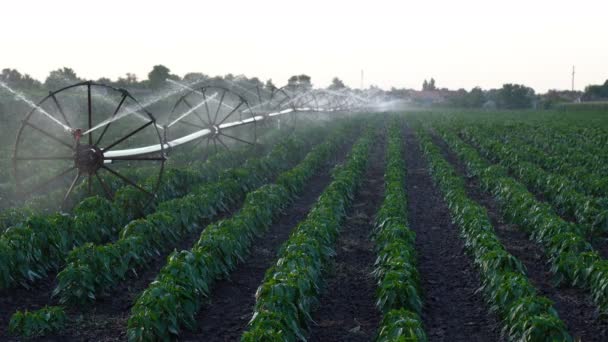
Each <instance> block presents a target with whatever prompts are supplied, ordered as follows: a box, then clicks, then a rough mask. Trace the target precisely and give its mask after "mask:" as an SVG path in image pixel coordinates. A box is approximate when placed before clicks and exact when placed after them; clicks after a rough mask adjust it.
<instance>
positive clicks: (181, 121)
mask: <svg viewBox="0 0 608 342" xmlns="http://www.w3.org/2000/svg"><path fill="white" fill-rule="evenodd" d="M177 123H181V124H184V125H190V126H193V127H196V128H200V129H205V128H206V127H203V126H201V125H197V124H195V123H192V122H190V121H186V120H180V121H178V122H177Z"/></svg>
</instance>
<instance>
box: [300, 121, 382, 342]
mask: <svg viewBox="0 0 608 342" xmlns="http://www.w3.org/2000/svg"><path fill="white" fill-rule="evenodd" d="M385 139H386V137H385V134H384V133H382V137H379V138H378V141H377V142H376V143H375V144H374V147H373V148H372V151H371V155H370V160H369V164H368V168H367V171H366V173H365V175H364V176H363V177H364V180H363V182H362V183H361V185H360V187H359V190H358V192H357V195H356V196H355V200H354V202H353V205H352V207H351V208H350V210H349V211H348V213H347V217H346V219H345V221H344V222H343V224H342V229H341V232H340V236H339V237H338V241H337V242H336V246H335V251H336V256H335V258H334V260H333V262H332V264H331V266H330V267H329V269H328V270H326V272H327V273H326V274H327V278H326V283H325V284H324V285H325V286H324V289H323V294H322V295H321V297H320V298H319V306H318V308H317V310H316V311H315V312H314V313H313V320H314V321H315V322H316V325H314V326H313V328H312V331H311V334H310V338H309V341H319V342H325V341H370V340H372V338H373V337H374V335H375V334H376V330H377V328H378V324H379V322H380V318H381V315H380V312H379V311H378V310H377V308H376V305H375V304H376V292H375V291H376V282H375V280H374V278H373V276H372V271H373V266H374V261H375V259H376V253H375V250H374V243H373V242H372V241H371V237H370V234H371V232H372V230H373V227H374V216H375V215H376V212H377V210H378V208H379V207H380V205H381V204H382V199H383V195H384V168H385V150H386V141H385Z"/></svg>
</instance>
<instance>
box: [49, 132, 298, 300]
mask: <svg viewBox="0 0 608 342" xmlns="http://www.w3.org/2000/svg"><path fill="white" fill-rule="evenodd" d="M305 145H306V143H304V142H302V141H295V140H293V139H288V140H287V141H285V142H284V143H281V144H277V145H275V147H274V148H273V150H272V151H271V152H270V153H269V154H268V155H266V156H264V157H262V158H259V159H251V160H249V161H247V162H246V163H245V164H244V165H243V166H241V167H237V168H234V169H229V170H226V171H224V173H223V174H222V175H221V176H220V179H219V180H218V181H217V182H214V183H208V184H205V185H202V186H200V187H198V188H196V189H194V190H193V191H192V192H191V193H190V194H188V195H186V196H184V197H180V198H176V199H172V200H169V201H166V202H163V203H160V204H159V205H158V206H157V209H156V211H155V212H154V213H152V214H150V215H147V216H146V217H144V218H142V219H138V220H134V221H132V222H130V223H129V224H127V225H126V226H125V227H124V228H123V229H122V230H121V231H120V234H119V236H120V238H119V239H118V240H117V241H116V242H113V243H109V244H106V245H102V246H95V245H93V244H85V245H83V246H81V247H78V248H75V249H74V250H73V251H72V252H70V254H69V255H68V257H67V265H66V267H65V268H64V269H63V270H62V271H61V272H59V274H58V275H57V279H58V285H57V288H55V290H54V292H53V294H54V295H58V296H59V301H60V303H62V304H69V305H77V304H84V303H86V302H87V301H91V300H95V298H97V297H98V296H99V295H101V294H104V293H106V292H108V291H109V290H110V289H112V288H113V287H115V286H116V285H117V284H118V283H120V282H121V281H123V280H124V279H125V277H126V276H127V275H128V274H129V272H132V273H133V274H137V272H136V270H137V269H140V268H143V267H145V266H146V265H147V263H148V261H149V260H150V259H152V258H153V257H154V256H156V255H159V254H160V253H161V252H164V251H166V250H167V249H168V248H170V247H172V246H174V245H175V244H176V243H177V242H179V241H181V239H182V238H183V237H184V236H185V235H186V234H188V233H190V232H192V231H194V230H196V229H199V224H200V223H201V222H208V221H210V220H211V219H213V218H214V217H216V216H217V215H218V214H219V213H221V212H227V211H228V210H229V209H230V208H232V207H234V206H235V205H236V204H237V203H238V202H240V201H241V200H242V199H243V197H244V196H245V194H246V193H247V192H249V191H251V190H253V189H255V188H257V187H259V186H260V185H262V184H264V183H266V182H268V180H270V179H271V177H273V176H274V175H276V174H277V173H278V172H280V171H283V170H285V169H287V168H288V167H290V166H291V165H293V164H294V163H295V162H297V160H298V159H299V158H301V157H302V152H303V151H305V150H306V147H305Z"/></svg>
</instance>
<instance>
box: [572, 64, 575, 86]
mask: <svg viewBox="0 0 608 342" xmlns="http://www.w3.org/2000/svg"><path fill="white" fill-rule="evenodd" d="M574 74H575V68H574V65H573V66H572V91H574Z"/></svg>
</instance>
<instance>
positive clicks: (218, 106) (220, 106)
mask: <svg viewBox="0 0 608 342" xmlns="http://www.w3.org/2000/svg"><path fill="white" fill-rule="evenodd" d="M224 96H226V90H225V89H224V90H223V91H222V96H221V97H220V102H219V103H218V105H217V110H216V111H215V116H214V117H213V124H214V125H215V123H216V122H217V115H218V114H219V113H220V109H221V108H222V104H223V103H224Z"/></svg>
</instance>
